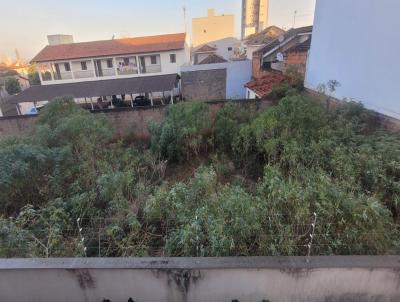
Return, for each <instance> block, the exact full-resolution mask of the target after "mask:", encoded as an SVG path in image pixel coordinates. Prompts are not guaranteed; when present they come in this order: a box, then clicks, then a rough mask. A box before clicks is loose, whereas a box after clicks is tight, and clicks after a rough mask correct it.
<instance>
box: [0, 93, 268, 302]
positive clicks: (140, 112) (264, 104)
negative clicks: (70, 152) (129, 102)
mask: <svg viewBox="0 0 400 302" xmlns="http://www.w3.org/2000/svg"><path fill="white" fill-rule="evenodd" d="M225 103H226V101H218V102H207V104H208V105H209V108H210V114H211V118H214V117H215V114H216V112H217V111H218V110H219V108H221V106H223V105H224V104H225ZM240 104H243V106H255V108H256V109H257V110H262V109H265V108H268V107H270V106H272V102H270V101H268V100H260V101H241V102H240ZM168 106H169V105H165V106H154V107H143V108H135V109H132V108H120V109H111V110H103V111H96V113H94V114H103V115H104V117H105V118H106V119H107V120H108V121H109V122H110V125H111V126H112V127H113V128H114V130H115V134H116V136H117V137H125V136H132V137H136V138H138V139H144V140H146V139H148V138H149V136H150V133H149V129H148V125H149V123H150V122H152V121H153V122H160V121H161V120H162V119H163V118H164V116H165V113H166V111H167V110H168ZM172 106H173V105H172ZM36 119H37V116H29V115H25V116H14V117H1V118H0V139H1V138H4V137H9V136H21V135H29V134H30V133H31V132H32V131H33V129H34V125H35V121H36ZM0 302H1V300H0Z"/></svg>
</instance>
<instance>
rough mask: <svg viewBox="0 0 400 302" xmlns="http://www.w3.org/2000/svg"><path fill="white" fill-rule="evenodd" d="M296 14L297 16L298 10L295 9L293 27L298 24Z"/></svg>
mask: <svg viewBox="0 0 400 302" xmlns="http://www.w3.org/2000/svg"><path fill="white" fill-rule="evenodd" d="M296 16H297V10H295V11H294V14H293V28H295V26H296Z"/></svg>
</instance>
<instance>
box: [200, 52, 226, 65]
mask: <svg viewBox="0 0 400 302" xmlns="http://www.w3.org/2000/svg"><path fill="white" fill-rule="evenodd" d="M226 62H228V61H227V60H225V59H224V58H223V57H221V56H219V55H216V54H215V53H213V54H211V55H209V56H208V57H207V58H205V59H204V60H203V61H201V62H200V63H199V64H200V65H203V64H217V63H226Z"/></svg>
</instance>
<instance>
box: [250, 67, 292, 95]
mask: <svg viewBox="0 0 400 302" xmlns="http://www.w3.org/2000/svg"><path fill="white" fill-rule="evenodd" d="M284 80H285V76H284V75H283V74H281V73H275V72H271V73H269V74H268V75H266V76H264V77H262V78H261V79H257V80H253V81H250V82H248V83H247V84H246V85H244V86H245V87H247V88H249V89H250V90H252V91H254V92H255V93H256V94H257V95H258V96H259V97H261V98H262V97H265V96H268V95H269V94H270V93H271V92H272V89H274V87H276V86H278V85H279V84H280V83H282V82H283V81H284Z"/></svg>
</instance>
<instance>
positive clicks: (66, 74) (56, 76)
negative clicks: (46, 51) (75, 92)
mask: <svg viewBox="0 0 400 302" xmlns="http://www.w3.org/2000/svg"><path fill="white" fill-rule="evenodd" d="M54 80H72V72H70V71H69V72H60V74H57V73H55V74H54Z"/></svg>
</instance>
